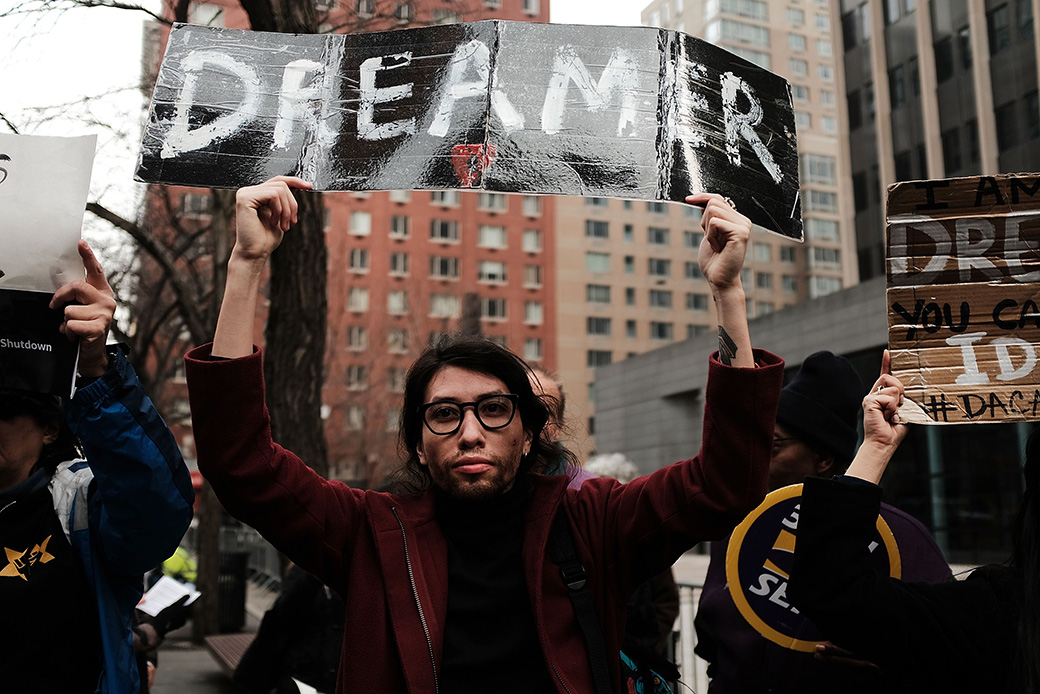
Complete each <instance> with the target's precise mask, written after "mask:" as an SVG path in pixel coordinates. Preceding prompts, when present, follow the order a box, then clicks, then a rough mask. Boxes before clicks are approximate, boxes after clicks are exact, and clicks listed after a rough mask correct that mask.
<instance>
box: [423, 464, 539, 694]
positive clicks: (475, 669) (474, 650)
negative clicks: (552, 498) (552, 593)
mask: <svg viewBox="0 0 1040 694" xmlns="http://www.w3.org/2000/svg"><path fill="white" fill-rule="evenodd" d="M527 501H528V489H527V487H526V485H525V484H524V483H523V482H522V481H520V480H518V481H517V483H516V484H515V485H513V488H512V489H510V490H509V491H508V492H505V493H504V494H500V495H499V496H497V497H495V498H493V499H488V500H479V501H473V500H463V499H456V498H454V497H451V496H449V495H448V494H446V493H444V492H441V491H439V490H438V492H437V517H438V520H439V521H440V524H441V529H442V530H443V531H444V537H445V539H446V540H447V543H448V615H447V619H446V621H445V625H444V652H443V657H442V659H441V672H440V690H441V691H442V692H445V694H455V693H458V692H466V693H468V694H477V693H480V692H496V693H502V694H512V693H515V694H541V693H542V692H552V691H554V688H553V686H552V682H551V680H550V678H549V673H548V671H547V669H546V667H545V658H544V656H543V655H542V648H541V646H540V644H539V643H538V633H537V631H536V629H535V621H534V613H533V611H532V609H531V600H530V597H529V595H528V592H527V581H526V579H525V577H524V567H523V558H522V547H523V540H524V512H525V511H526V509H527Z"/></svg>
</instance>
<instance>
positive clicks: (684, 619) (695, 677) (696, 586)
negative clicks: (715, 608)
mask: <svg viewBox="0 0 1040 694" xmlns="http://www.w3.org/2000/svg"><path fill="white" fill-rule="evenodd" d="M678 586H679V618H678V619H677V620H676V622H675V625H676V629H675V631H674V632H673V637H674V639H675V664H676V666H677V667H678V668H679V674H680V678H681V680H682V685H680V687H679V689H680V690H682V691H690V690H692V691H694V692H696V693H697V694H704V693H705V692H707V691H708V663H707V662H706V661H704V660H703V659H702V658H699V657H698V656H697V655H695V654H694V652H693V649H694V648H695V647H696V646H697V632H696V631H695V630H694V628H693V620H694V618H695V617H696V616H697V604H698V603H699V602H700V599H701V588H703V587H704V586H703V585H702V584H700V583H686V582H684V581H680V582H679V583H678ZM683 685H685V686H683ZM687 687H688V688H689V689H687Z"/></svg>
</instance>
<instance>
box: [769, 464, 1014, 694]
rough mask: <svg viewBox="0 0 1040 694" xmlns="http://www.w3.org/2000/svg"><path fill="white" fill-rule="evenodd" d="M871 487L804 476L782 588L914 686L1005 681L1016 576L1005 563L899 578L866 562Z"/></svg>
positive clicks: (987, 687)
mask: <svg viewBox="0 0 1040 694" xmlns="http://www.w3.org/2000/svg"><path fill="white" fill-rule="evenodd" d="M880 503H881V488H880V487H878V486H876V485H873V484H870V483H867V482H864V481H862V480H855V479H851V478H839V479H834V480H823V479H815V478H810V479H806V481H805V487H804V490H803V492H802V507H801V515H800V518H799V521H798V543H797V545H796V546H795V556H794V567H793V570H792V572H791V581H790V585H789V595H790V597H791V599H792V600H793V601H795V602H797V604H798V606H799V607H800V608H801V609H802V610H803V611H804V612H805V613H806V615H807V616H808V617H809V619H811V620H812V621H813V623H815V624H816V625H817V626H819V627H820V628H821V629H823V630H824V631H825V632H826V633H827V634H828V635H830V636H831V637H832V638H833V640H834V641H835V642H836V643H841V644H842V645H843V646H844V647H846V648H849V649H851V650H853V651H854V652H856V653H859V654H862V655H863V656H864V657H866V658H868V659H870V660H871V661H873V662H875V663H877V664H878V665H880V666H881V667H882V669H883V670H884V671H885V672H886V674H887V675H888V676H890V677H892V678H895V680H896V681H898V682H900V683H901V684H908V685H911V686H912V687H913V688H914V689H915V690H916V691H917V692H921V693H922V694H923V693H924V692H951V691H959V692H971V691H977V692H995V693H997V694H1000V693H1001V692H1010V691H1012V686H1011V678H1012V675H1011V672H1012V665H1013V659H1014V654H1015V644H1016V630H1017V626H1018V618H1017V615H1018V612H1019V605H1020V603H1021V595H1022V584H1021V579H1020V576H1019V574H1018V573H1017V572H1016V571H1015V570H1014V569H1011V568H1009V567H1006V566H995V565H991V566H983V567H981V568H979V569H977V570H975V571H974V572H972V574H971V575H970V576H968V578H967V579H966V580H964V581H951V582H949V583H942V584H937V585H930V584H922V583H904V582H903V581H899V580H897V579H893V578H888V577H882V576H879V575H878V574H876V573H875V572H874V571H873V570H872V569H871V567H870V564H869V560H868V551H867V545H868V543H869V542H870V538H871V535H872V533H873V528H874V519H875V518H877V514H878V507H879V505H880Z"/></svg>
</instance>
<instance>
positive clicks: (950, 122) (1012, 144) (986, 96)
mask: <svg viewBox="0 0 1040 694" xmlns="http://www.w3.org/2000/svg"><path fill="white" fill-rule="evenodd" d="M1038 10H1040V1H1038V0H840V14H841V19H840V21H841V32H840V37H841V45H842V51H843V55H844V72H845V92H846V100H847V109H848V124H849V147H850V164H851V169H852V190H853V200H854V205H855V229H856V245H857V251H858V255H859V275H860V278H861V279H863V280H866V279H870V278H872V277H878V276H881V275H884V272H885V247H884V231H885V224H884V218H885V199H886V193H885V191H886V188H887V186H888V185H890V184H892V183H894V182H896V181H906V180H916V179H936V178H949V177H953V176H973V175H978V174H996V173H1013V172H1025V171H1035V170H1036V169H1037V166H1038V165H1037V161H1038V155H1040V103H1038V100H1037V87H1038V83H1037V67H1036V65H1037V59H1036V56H1037V54H1038V52H1040V39H1038V37H1037V35H1036V32H1035V31H1034V17H1035V15H1036V13H1037V11H1038Z"/></svg>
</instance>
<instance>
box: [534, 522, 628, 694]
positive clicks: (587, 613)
mask: <svg viewBox="0 0 1040 694" xmlns="http://www.w3.org/2000/svg"><path fill="white" fill-rule="evenodd" d="M548 550H549V556H550V557H551V558H552V560H553V563H554V564H556V565H557V566H559V567H560V575H562V576H563V583H564V585H566V586H567V592H568V594H569V595H570V598H571V602H572V603H573V604H574V614H575V615H576V616H577V618H578V625H579V626H580V627H581V631H582V634H583V635H584V636H585V645H586V646H587V647H588V649H589V661H590V663H591V665H592V676H593V680H594V681H595V683H596V694H612V692H613V691H614V688H613V687H612V686H611V684H610V668H609V667H608V666H607V647H606V645H605V644H604V642H603V629H602V628H601V627H600V624H599V615H597V614H596V605H595V603H593V601H592V593H590V592H589V586H588V577H587V575H586V573H585V567H584V566H582V565H581V560H579V559H578V550H577V549H576V548H575V546H574V535H573V534H572V533H571V525H570V523H569V522H568V521H567V516H566V514H565V513H564V512H563V508H562V507H560V508H559V509H557V511H556V516H555V517H554V518H553V523H552V527H551V528H550V529H549V545H548Z"/></svg>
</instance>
